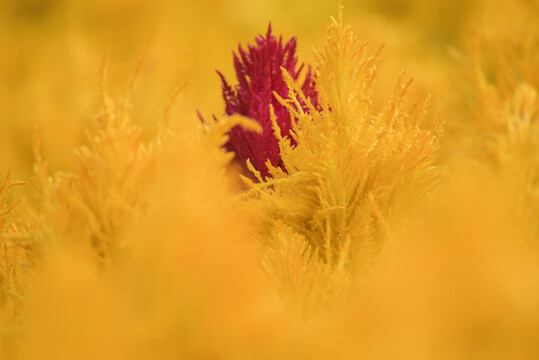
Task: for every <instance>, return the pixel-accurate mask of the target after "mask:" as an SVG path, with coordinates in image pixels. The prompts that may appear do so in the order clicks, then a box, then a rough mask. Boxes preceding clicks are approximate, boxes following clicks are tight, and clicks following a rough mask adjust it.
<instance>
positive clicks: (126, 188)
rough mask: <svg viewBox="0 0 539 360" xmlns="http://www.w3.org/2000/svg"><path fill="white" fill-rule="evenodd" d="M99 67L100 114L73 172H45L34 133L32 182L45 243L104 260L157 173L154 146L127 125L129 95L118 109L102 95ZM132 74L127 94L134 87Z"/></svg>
mask: <svg viewBox="0 0 539 360" xmlns="http://www.w3.org/2000/svg"><path fill="white" fill-rule="evenodd" d="M105 65H106V62H104V68H103V81H102V82H103V83H102V102H103V111H102V113H101V114H100V115H99V116H98V117H97V128H96V129H95V130H94V131H93V132H88V133H87V138H88V145H87V146H82V147H80V148H78V149H77V150H76V151H75V157H76V159H77V165H78V166H77V170H76V171H75V172H73V173H68V172H59V173H56V174H54V176H49V175H48V173H47V164H46V163H45V162H44V161H43V160H42V158H41V155H40V153H39V139H38V137H37V135H36V140H35V145H34V152H35V156H36V164H35V167H34V172H35V175H36V179H35V183H36V185H37V188H38V191H39V192H40V195H41V200H42V205H43V206H42V209H40V210H39V211H40V214H39V216H42V217H44V219H43V221H42V223H43V224H44V226H45V229H44V230H43V232H44V236H45V237H46V238H47V239H46V240H44V241H45V242H50V241H52V242H56V241H68V242H73V243H78V244H80V245H82V246H88V247H93V248H94V250H95V251H96V253H97V254H98V255H99V256H100V257H102V258H105V259H108V258H110V257H115V256H116V255H118V254H119V253H120V252H121V251H122V249H123V248H125V246H126V244H125V239H124V238H123V237H122V235H123V230H124V229H126V228H128V227H130V226H136V224H137V221H138V218H139V212H140V211H141V209H142V208H143V207H144V205H145V202H146V191H147V188H148V186H149V184H150V183H151V180H152V178H153V177H154V173H155V170H156V160H157V147H156V144H155V143H150V144H149V145H146V144H145V143H144V142H143V140H142V138H141V129H140V128H139V127H138V126H136V125H133V124H132V123H131V122H130V118H129V111H130V104H129V95H128V96H127V99H126V100H125V101H124V102H123V103H121V104H120V105H116V103H115V102H114V101H113V100H112V98H110V96H109V95H108V93H107V91H106V83H105V80H106V79H105V76H106V68H105ZM137 75H138V69H137V73H135V76H134V78H133V80H132V81H131V85H130V88H129V92H131V91H132V89H133V87H134V86H135V82H136V77H137Z"/></svg>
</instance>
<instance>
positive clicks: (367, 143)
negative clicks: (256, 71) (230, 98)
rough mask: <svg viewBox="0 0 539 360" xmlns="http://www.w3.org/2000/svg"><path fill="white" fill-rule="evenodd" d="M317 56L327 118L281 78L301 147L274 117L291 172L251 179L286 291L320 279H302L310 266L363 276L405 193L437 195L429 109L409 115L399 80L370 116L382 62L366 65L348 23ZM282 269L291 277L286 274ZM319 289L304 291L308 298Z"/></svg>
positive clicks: (336, 26)
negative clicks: (425, 122) (426, 123)
mask: <svg viewBox="0 0 539 360" xmlns="http://www.w3.org/2000/svg"><path fill="white" fill-rule="evenodd" d="M316 56H317V60H318V70H317V73H316V78H315V80H316V84H317V90H318V92H319V103H320V104H319V105H320V107H321V110H318V109H317V108H316V107H315V106H313V105H312V104H311V103H310V101H309V99H308V98H307V97H306V96H305V95H304V94H303V92H302V91H301V89H300V88H299V86H298V85H297V84H296V83H295V81H294V80H293V79H292V78H291V77H290V75H289V74H288V73H287V72H286V71H285V70H284V69H283V76H284V78H285V81H286V83H287V84H288V87H289V90H290V91H289V97H288V98H287V99H282V98H280V97H279V96H278V95H276V96H277V97H278V99H279V101H280V103H281V104H283V105H284V106H286V108H287V109H288V111H289V112H290V116H291V117H292V120H293V121H292V130H291V134H290V136H291V137H292V138H293V139H294V140H295V142H297V145H295V146H294V145H292V143H291V139H290V138H288V137H283V136H282V135H281V132H280V128H279V126H278V125H277V123H276V121H275V115H274V114H273V113H272V114H271V116H272V120H273V127H274V131H275V134H276V136H277V138H278V140H279V147H280V152H281V158H282V161H283V163H284V166H285V170H286V172H285V171H283V170H281V169H280V168H278V167H275V166H272V165H271V163H269V162H268V163H267V164H266V165H267V167H268V169H269V172H270V174H271V175H272V177H273V178H262V176H261V175H260V173H258V171H256V170H255V169H254V168H253V167H252V166H250V167H251V170H252V171H253V173H254V174H255V176H256V177H257V178H258V180H259V181H260V183H254V182H252V181H250V180H249V179H247V178H245V181H246V182H248V184H249V186H250V190H249V192H248V194H247V197H248V198H249V199H254V201H253V205H254V206H255V207H256V208H257V209H258V210H259V211H260V214H261V216H262V217H263V218H264V221H265V225H264V228H263V230H262V241H263V243H264V244H265V245H266V246H267V248H268V250H267V251H268V252H269V253H270V254H273V255H270V257H271V262H273V266H274V267H276V270H275V271H274V272H276V273H278V274H279V275H278V276H281V277H282V280H283V282H285V283H286V282H290V281H291V280H290V276H292V277H303V276H312V277H313V279H315V278H317V276H318V275H317V274H316V272H312V271H305V268H311V267H316V266H317V265H313V264H312V262H315V263H320V264H321V265H318V266H324V267H326V268H327V269H328V270H330V269H333V270H337V271H339V270H343V269H344V268H346V269H347V270H351V273H352V274H354V275H357V272H358V271H360V269H361V268H362V267H363V266H365V265H366V262H368V260H369V259H370V257H371V255H372V254H373V253H375V252H376V251H377V249H378V248H379V246H380V241H382V238H383V236H382V235H383V234H382V232H381V230H387V231H390V229H389V228H388V223H387V219H388V218H389V217H390V216H391V215H392V211H393V205H394V201H395V199H396V197H397V196H399V192H401V191H402V189H403V188H406V187H408V186H409V185H410V184H413V187H414V188H415V189H414V190H415V191H416V192H417V193H418V194H419V193H425V192H428V191H429V189H430V187H431V186H432V185H433V175H434V168H433V162H434V159H435V156H436V152H437V149H438V139H439V135H440V129H441V128H440V126H438V125H436V124H435V125H434V126H433V128H432V129H430V130H422V129H421V128H420V125H421V120H422V118H423V116H424V115H425V112H426V106H427V103H428V100H427V101H426V102H425V104H424V106H423V107H421V108H419V109H416V108H413V107H411V106H409V105H408V103H407V100H406V91H407V89H408V86H409V85H410V82H405V81H404V79H403V77H402V76H401V78H400V79H399V80H398V82H397V84H396V87H395V90H394V91H393V93H392V94H391V95H390V96H389V97H388V99H387V100H386V102H385V104H384V106H383V108H382V109H381V110H376V109H374V108H373V106H372V93H373V83H374V80H375V74H376V61H377V59H378V56H379V52H377V53H376V54H374V55H373V56H367V52H366V43H361V42H360V41H359V40H358V39H357V37H356V36H355V35H354V33H353V32H352V30H351V26H350V24H348V23H345V22H343V20H342V17H341V15H339V18H338V19H337V20H333V24H332V25H331V26H330V28H329V35H328V41H327V45H326V48H325V50H324V51H322V52H317V53H316ZM303 103H304V104H307V105H306V107H303V106H301V104H303ZM282 237H285V238H288V240H285V239H281V238H282ZM289 242H290V243H289ZM296 243H297V244H298V245H296ZM300 243H303V245H301V244H300ZM283 246H284V247H286V249H290V248H291V247H298V246H299V248H298V250H294V251H295V253H296V254H297V256H298V257H299V258H300V260H299V259H296V260H295V261H294V262H290V261H288V260H286V258H287V257H289V256H291V255H290V254H289V253H288V250H286V251H285V250H284V249H283V248H282V247H283ZM275 254H280V258H276V255H275ZM278 257H279V256H278ZM283 263H285V264H286V266H288V267H289V268H287V269H281V267H282V264H283ZM288 273H295V275H287V274H288ZM302 274H303V275H302ZM342 277H346V276H341V278H342ZM314 282H315V280H310V281H307V283H309V284H311V285H310V287H311V289H308V290H312V288H313V287H314ZM288 285H290V284H284V286H285V287H287V286H288ZM304 287H305V285H298V290H299V289H302V291H303V290H304V289H303V288H304Z"/></svg>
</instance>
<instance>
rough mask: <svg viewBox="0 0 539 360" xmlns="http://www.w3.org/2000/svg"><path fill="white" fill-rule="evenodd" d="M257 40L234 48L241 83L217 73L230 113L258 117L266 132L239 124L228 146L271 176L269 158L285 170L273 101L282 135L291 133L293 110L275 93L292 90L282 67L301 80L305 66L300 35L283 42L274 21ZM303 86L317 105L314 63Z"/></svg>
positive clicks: (228, 148) (237, 73)
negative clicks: (274, 126) (231, 82)
mask: <svg viewBox="0 0 539 360" xmlns="http://www.w3.org/2000/svg"><path fill="white" fill-rule="evenodd" d="M255 40H256V45H249V44H248V45H247V50H244V49H243V48H242V46H241V44H240V45H239V46H238V54H236V53H234V52H233V57H234V68H235V70H236V78H237V81H238V84H237V85H235V86H234V87H232V86H231V85H229V83H228V82H227V81H226V79H225V77H224V76H223V74H221V73H220V72H219V71H218V72H217V73H218V74H219V76H220V77H221V80H222V84H223V85H222V86H223V97H224V100H225V103H226V108H225V112H226V114H227V115H233V114H241V115H243V116H246V117H249V118H251V119H254V120H257V121H258V122H259V123H260V124H261V125H262V129H263V130H262V133H261V134H258V133H255V132H251V131H248V130H244V129H243V128H241V127H239V126H236V127H234V128H232V129H231V130H230V132H229V137H230V139H229V141H228V142H227V143H226V144H225V148H226V149H227V150H228V151H233V152H235V153H236V158H237V159H239V161H240V162H241V163H242V164H243V165H245V163H246V161H247V159H250V161H251V163H252V164H253V166H254V168H255V169H257V170H258V171H260V173H261V174H262V176H263V177H264V176H270V175H269V173H268V169H267V167H266V165H265V163H266V161H267V160H268V159H269V161H270V162H271V164H272V165H273V166H276V167H280V168H281V169H283V170H285V169H284V165H283V163H282V160H281V156H280V154H279V145H278V141H277V138H276V137H275V134H274V131H273V129H272V126H271V120H270V105H273V109H274V111H275V115H276V118H277V124H278V125H279V127H280V128H281V133H282V135H283V136H287V135H289V133H290V126H291V125H290V114H289V113H288V111H287V110H286V108H285V107H284V106H282V105H281V104H280V103H279V102H278V101H277V99H276V98H275V96H274V92H276V93H277V94H279V96H281V97H283V98H286V97H287V94H288V87H287V86H286V84H285V82H284V80H283V76H282V71H281V67H283V68H284V69H286V71H288V73H289V74H290V76H292V78H294V79H295V80H298V78H299V76H300V73H301V71H302V69H303V67H304V66H303V64H302V65H301V66H299V67H298V66H297V63H298V58H297V56H296V38H295V37H293V38H291V39H290V40H289V41H288V42H287V43H286V44H284V45H283V39H282V36H280V37H279V39H277V38H276V37H275V36H274V35H273V34H272V33H271V24H270V25H269V27H268V32H267V34H266V37H263V36H262V35H259V36H258V37H257V38H256V39H255ZM301 88H302V90H303V92H304V93H305V95H306V96H307V97H308V98H310V100H311V102H312V103H313V105H314V106H316V103H317V92H316V89H315V85H314V81H313V79H312V75H311V69H310V67H308V69H307V73H306V75H305V79H304V81H303V85H302V86H301ZM291 142H292V144H294V145H295V141H294V139H291Z"/></svg>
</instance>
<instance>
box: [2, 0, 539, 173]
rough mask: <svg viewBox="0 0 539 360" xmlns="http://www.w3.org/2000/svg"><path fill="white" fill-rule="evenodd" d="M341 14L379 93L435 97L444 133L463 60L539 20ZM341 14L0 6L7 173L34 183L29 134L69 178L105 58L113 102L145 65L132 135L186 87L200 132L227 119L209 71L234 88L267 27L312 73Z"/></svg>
mask: <svg viewBox="0 0 539 360" xmlns="http://www.w3.org/2000/svg"><path fill="white" fill-rule="evenodd" d="M344 6H345V13H344V15H345V18H346V19H348V20H350V21H352V22H353V24H354V28H355V31H356V32H357V34H358V36H359V37H360V38H361V39H364V40H366V41H369V43H370V47H371V50H372V51H374V50H376V49H377V48H378V47H380V46H381V45H383V44H384V45H385V50H384V52H383V56H382V60H381V63H380V66H379V69H380V71H379V74H380V75H379V78H378V85H377V86H378V88H379V89H380V90H381V91H379V92H377V93H380V94H384V95H382V96H385V94H387V92H388V91H389V90H390V89H391V88H392V87H393V85H394V83H395V79H396V78H397V77H398V75H399V74H400V72H401V71H402V69H405V70H406V71H407V75H408V76H410V77H412V78H413V79H414V81H415V85H414V86H413V87H412V94H413V96H414V97H416V98H418V99H420V98H424V97H425V96H426V95H428V94H432V102H433V107H432V109H433V111H436V110H440V111H441V117H442V119H443V120H444V121H446V122H451V121H455V119H454V118H455V117H462V116H464V115H463V114H461V113H460V111H461V110H462V108H461V107H459V105H461V104H459V101H460V99H458V96H459V95H458V94H459V92H458V91H456V90H457V89H459V87H460V86H462V81H463V80H462V79H461V77H460V76H459V74H460V73H461V72H462V70H463V69H464V70H466V69H465V67H466V66H470V64H469V63H468V64H466V63H464V64H462V61H464V62H465V61H466V60H462V59H460V58H459V56H458V54H460V53H466V51H467V50H468V48H469V46H470V43H471V42H472V40H473V37H474V35H475V34H477V33H478V32H486V33H492V32H494V33H501V34H503V35H504V36H518V34H519V32H524V31H526V30H527V29H526V24H528V22H526V21H523V19H524V18H526V17H530V11H532V10H533V11H536V2H533V1H532V0H500V1H496V2H495V3H493V2H492V1H487V0H473V1H468V0H466V1H464V0H456V1H450V2H449V1H442V0H436V1H422V0H383V1H375V0H363V1H358V0H349V1H345V2H344ZM336 7H337V6H336V1H333V0H314V1H300V0H292V1H288V0H287V1H285V0H271V1H270V0H257V1H244V0H227V1H218V0H211V1H210V0H200V1H166V0H165V1H149V0H148V1H147V0H133V1H116V0H115V1H109V0H107V1H105V0H96V1H82V0H69V1H68V0H5V1H2V2H1V4H0V42H1V43H2V49H3V51H2V53H3V56H2V57H1V58H0V78H1V80H2V81H1V83H0V101H1V103H0V118H1V119H2V121H1V123H0V126H1V128H0V164H1V165H2V170H3V171H6V170H8V169H10V170H11V171H12V174H13V176H14V177H15V178H21V179H26V178H28V176H29V175H31V171H32V167H31V164H32V162H33V159H32V151H31V148H32V147H31V141H32V134H33V131H34V128H35V125H38V126H39V128H40V131H41V134H42V143H43V151H44V153H45V154H46V156H47V157H49V158H50V159H51V164H52V165H51V166H53V169H54V170H56V169H59V168H61V169H70V168H72V167H73V164H74V160H73V156H72V149H73V148H75V147H76V146H77V145H78V144H80V143H81V140H83V129H84V128H85V127H87V126H88V125H91V123H92V119H93V116H95V115H96V113H97V110H98V106H97V103H98V99H99V90H98V86H97V83H98V80H99V73H100V66H101V60H102V58H103V56H105V55H107V56H108V59H109V68H110V71H109V86H110V90H111V92H112V93H113V94H114V95H117V96H120V95H123V94H124V92H125V89H126V88H127V84H128V82H129V78H130V74H132V72H133V71H134V69H135V68H136V66H137V64H138V63H139V62H140V61H143V68H142V71H141V77H140V83H139V86H138V87H137V89H136V91H135V93H134V99H133V104H134V111H133V117H134V121H135V122H136V123H138V124H142V125H144V128H145V129H151V124H152V122H153V121H154V119H155V116H156V113H157V109H160V108H162V107H163V106H164V104H166V103H167V101H168V99H169V97H170V96H171V94H172V92H173V90H174V88H175V87H176V86H178V85H179V84H182V83H183V82H187V83H188V86H187V87H186V88H185V91H184V92H183V93H182V98H181V101H179V102H178V103H177V106H175V108H174V109H173V115H172V117H173V118H174V119H175V120H178V119H179V118H181V119H182V120H181V121H195V120H194V119H195V118H196V117H195V113H196V110H197V109H199V110H200V111H201V113H202V114H204V115H205V116H208V115H209V114H217V115H219V114H221V113H222V111H223V103H222V100H221V97H220V83H219V80H218V77H217V75H216V74H215V71H214V70H215V69H219V70H221V71H222V72H223V73H224V74H225V75H227V76H228V77H233V69H232V56H231V51H232V50H233V49H236V47H237V45H238V43H239V42H241V43H242V44H245V43H247V42H252V41H253V38H254V37H255V36H256V35H257V34H261V33H264V32H265V30H266V28H267V26H268V23H269V22H270V21H271V22H272V24H273V26H274V29H275V32H278V33H282V34H283V36H284V37H285V39H287V38H289V37H291V36H297V37H298V39H299V55H300V60H302V61H305V62H307V63H313V62H314V57H313V52H312V48H313V47H314V48H320V47H321V46H322V45H323V43H324V38H325V32H326V28H327V26H328V24H329V16H333V15H335V14H336ZM530 9H532V10H530ZM533 11H532V12H533ZM459 59H460V60H459ZM459 61H460V62H459ZM178 121H179V120H178Z"/></svg>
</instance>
